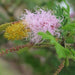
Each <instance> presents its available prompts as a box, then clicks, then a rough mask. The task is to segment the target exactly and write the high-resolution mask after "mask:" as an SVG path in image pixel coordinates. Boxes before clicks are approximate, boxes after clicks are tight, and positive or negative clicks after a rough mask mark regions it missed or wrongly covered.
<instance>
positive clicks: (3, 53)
mask: <svg viewBox="0 0 75 75" xmlns="http://www.w3.org/2000/svg"><path fill="white" fill-rule="evenodd" d="M32 46H33V43H28V44H26V45H22V46H17V47H13V48H9V49H6V50H5V51H3V50H2V51H1V52H0V56H3V55H5V54H8V53H9V52H14V51H18V50H19V49H22V48H25V47H28V48H31V47H32Z"/></svg>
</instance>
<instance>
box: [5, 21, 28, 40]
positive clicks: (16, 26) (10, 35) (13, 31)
mask: <svg viewBox="0 0 75 75" xmlns="http://www.w3.org/2000/svg"><path fill="white" fill-rule="evenodd" d="M4 36H5V38H7V39H8V40H20V39H23V38H25V37H28V29H27V28H26V25H23V23H22V22H14V23H12V24H11V25H10V26H8V27H7V28H6V30H5V33H4Z"/></svg>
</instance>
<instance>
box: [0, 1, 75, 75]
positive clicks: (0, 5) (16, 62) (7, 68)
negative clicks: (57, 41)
mask: <svg viewBox="0 0 75 75" xmlns="http://www.w3.org/2000/svg"><path fill="white" fill-rule="evenodd" d="M67 2H68V4H69V5H70V7H71V9H72V10H71V12H74V11H75V7H74V5H75V0H67ZM58 4H60V5H64V4H63V0H0V24H3V23H8V22H14V21H17V20H19V18H20V16H21V15H22V14H23V13H24V9H29V10H31V11H34V9H35V8H37V7H40V8H45V9H51V10H53V8H54V7H55V6H56V5H58ZM64 6H65V5H64ZM25 42H26V41H23V40H21V41H8V40H7V39H5V38H4V37H3V33H0V50H3V49H5V48H11V47H13V46H16V45H22V44H25ZM49 50H50V51H49ZM54 54H55V52H54V49H53V48H32V49H30V51H29V50H28V48H24V49H22V50H20V51H19V52H17V53H15V52H14V53H9V54H7V55H5V56H2V57H0V75H53V74H54V72H55V71H56V70H57V68H58V66H59V65H60V62H61V60H59V59H58V58H57V56H56V55H54ZM59 75H75V62H74V61H72V60H70V66H69V67H68V68H63V70H62V71H61V72H60V74H59Z"/></svg>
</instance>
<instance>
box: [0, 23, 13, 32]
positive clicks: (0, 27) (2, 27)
mask: <svg viewBox="0 0 75 75" xmlns="http://www.w3.org/2000/svg"><path fill="white" fill-rule="evenodd" d="M11 24H12V23H5V24H2V25H0V32H2V31H3V30H5V29H6V28H7V27H8V26H10V25H11Z"/></svg>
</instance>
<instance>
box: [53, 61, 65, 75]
mask: <svg viewBox="0 0 75 75" xmlns="http://www.w3.org/2000/svg"><path fill="white" fill-rule="evenodd" d="M64 62H65V61H62V63H61V64H60V65H59V66H58V69H57V71H56V72H55V73H54V74H53V75H58V74H59V73H60V72H61V70H62V69H63V67H64Z"/></svg>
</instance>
